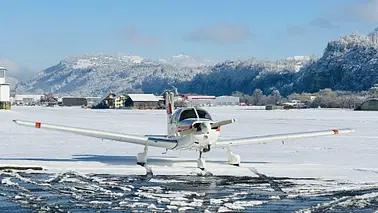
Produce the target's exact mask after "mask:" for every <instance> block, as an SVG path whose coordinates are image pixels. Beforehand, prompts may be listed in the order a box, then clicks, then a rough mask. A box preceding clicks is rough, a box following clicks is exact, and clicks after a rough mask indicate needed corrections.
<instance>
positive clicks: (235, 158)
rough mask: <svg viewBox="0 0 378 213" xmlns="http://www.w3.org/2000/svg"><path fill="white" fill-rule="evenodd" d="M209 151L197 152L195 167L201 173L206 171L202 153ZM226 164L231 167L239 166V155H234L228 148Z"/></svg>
mask: <svg viewBox="0 0 378 213" xmlns="http://www.w3.org/2000/svg"><path fill="white" fill-rule="evenodd" d="M208 151H210V148H209V149H203V150H201V151H200V152H199V157H198V159H197V167H198V168H199V169H201V170H202V171H204V170H206V161H205V158H204V157H203V153H205V152H208ZM227 157H228V164H230V165H232V166H240V155H237V154H234V153H233V152H232V151H231V149H230V148H227Z"/></svg>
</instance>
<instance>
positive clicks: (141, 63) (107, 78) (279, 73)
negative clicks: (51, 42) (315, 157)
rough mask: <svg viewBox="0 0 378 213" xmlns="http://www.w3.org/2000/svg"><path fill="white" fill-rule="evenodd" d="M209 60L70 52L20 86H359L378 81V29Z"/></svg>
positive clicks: (215, 91) (77, 89) (285, 90)
mask: <svg viewBox="0 0 378 213" xmlns="http://www.w3.org/2000/svg"><path fill="white" fill-rule="evenodd" d="M210 64H211V63H210V62H208V61H203V60H198V59H194V58H192V57H190V56H186V55H182V54H180V55H178V56H173V57H170V58H168V59H160V60H158V61H153V60H148V59H143V58H141V57H138V56H130V55H124V54H114V55H110V54H88V55H81V56H75V57H69V58H67V59H65V60H63V61H61V62H60V63H59V64H58V65H56V66H53V67H50V68H48V69H46V70H44V71H42V72H41V73H39V74H38V75H37V76H35V77H33V78H32V79H31V80H30V81H28V82H24V83H22V84H20V85H21V86H22V88H23V89H24V90H26V91H49V92H54V93H70V94H80V95H100V94H103V93H105V92H109V91H114V92H119V91H128V92H133V91H134V92H135V91H136V90H137V91H139V92H141V91H143V92H148V93H151V92H156V93H159V92H161V91H162V90H164V89H166V88H169V87H170V86H172V85H174V86H175V87H177V88H178V89H179V91H180V92H183V93H200V94H209V95H210V94H211V95H225V94H231V93H232V92H234V91H240V92H244V93H249V94H252V93H253V91H254V90H255V89H257V88H258V89H261V90H262V91H263V92H264V93H265V94H269V93H270V92H272V91H273V90H275V89H278V90H279V91H280V93H281V94H282V95H288V94H291V93H292V92H317V91H319V90H320V89H324V88H332V89H338V90H349V91H361V90H367V89H369V88H370V87H371V86H372V85H374V84H377V83H378V28H377V29H375V30H374V31H373V32H371V33H369V34H368V35H360V34H351V35H346V36H343V37H341V38H340V39H338V40H335V41H330V42H329V43H328V44H327V46H326V48H325V50H324V54H323V56H322V57H320V58H319V59H317V58H315V57H308V56H292V57H288V58H285V59H281V60H276V61H269V60H256V59H250V60H243V61H242V60H236V61H225V62H222V63H218V64H215V65H210Z"/></svg>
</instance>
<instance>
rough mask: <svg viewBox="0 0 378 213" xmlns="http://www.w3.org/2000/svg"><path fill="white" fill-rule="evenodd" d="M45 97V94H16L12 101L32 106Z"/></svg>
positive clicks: (16, 103) (15, 103)
mask: <svg viewBox="0 0 378 213" xmlns="http://www.w3.org/2000/svg"><path fill="white" fill-rule="evenodd" d="M43 97H44V95H41V94H16V95H15V97H14V98H13V99H12V103H13V104H14V105H26V106H32V105H36V104H39V103H40V102H41V98H43Z"/></svg>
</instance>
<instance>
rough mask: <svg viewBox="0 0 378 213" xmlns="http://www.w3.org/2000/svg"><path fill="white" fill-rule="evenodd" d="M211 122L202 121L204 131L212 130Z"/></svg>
mask: <svg viewBox="0 0 378 213" xmlns="http://www.w3.org/2000/svg"><path fill="white" fill-rule="evenodd" d="M210 129H211V124H210V122H202V123H201V131H202V133H208V132H210Z"/></svg>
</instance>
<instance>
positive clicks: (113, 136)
mask: <svg viewBox="0 0 378 213" xmlns="http://www.w3.org/2000/svg"><path fill="white" fill-rule="evenodd" d="M13 122H15V123H16V124H18V125H21V126H27V127H34V128H38V129H46V130H55V131H60V132H70V133H74V134H78V135H84V136H89V137H94V138H101V139H107V140H114V141H121V142H127V143H134V144H140V145H145V144H147V143H148V146H155V147H161V148H166V149H173V148H175V147H176V146H177V140H175V139H169V138H166V137H157V136H135V135H127V134H123V133H116V132H107V131H102V130H94V129H84V128H78V127H70V126H62V125H54V124H47V123H41V122H32V121H22V120H13Z"/></svg>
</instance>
